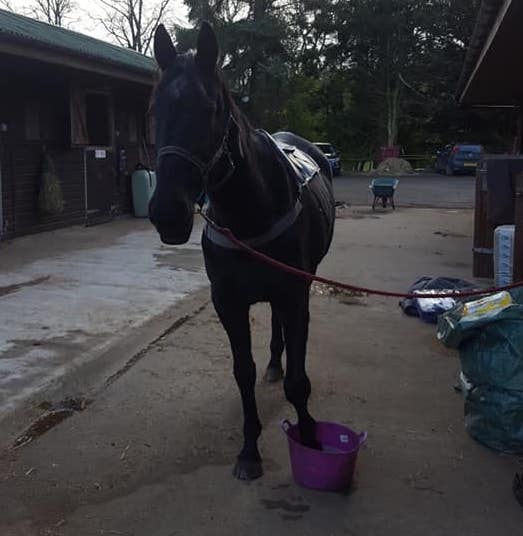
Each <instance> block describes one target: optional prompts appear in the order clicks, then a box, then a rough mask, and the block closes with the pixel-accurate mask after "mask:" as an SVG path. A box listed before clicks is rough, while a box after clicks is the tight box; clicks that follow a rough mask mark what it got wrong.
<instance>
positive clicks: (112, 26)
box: [98, 0, 171, 54]
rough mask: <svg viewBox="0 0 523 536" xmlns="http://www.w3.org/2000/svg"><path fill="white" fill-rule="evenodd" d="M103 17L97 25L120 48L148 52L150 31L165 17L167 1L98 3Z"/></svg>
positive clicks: (142, 0)
mask: <svg viewBox="0 0 523 536" xmlns="http://www.w3.org/2000/svg"><path fill="white" fill-rule="evenodd" d="M98 3H99V4H100V6H101V7H102V8H103V11H104V15H103V16H102V17H100V18H99V21H100V23H101V24H102V26H103V27H104V28H105V30H106V31H107V32H108V33H109V35H110V36H111V37H112V38H113V39H115V40H116V42H117V43H118V44H119V45H121V46H124V47H127V48H130V49H132V50H136V52H140V53H141V54H148V53H150V49H151V43H152V39H153V37H154V31H155V30H156V27H157V26H158V24H159V23H160V21H161V20H162V19H164V17H165V16H166V15H167V12H168V9H169V7H170V4H171V0H157V1H154V0H98Z"/></svg>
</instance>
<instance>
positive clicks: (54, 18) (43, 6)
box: [33, 0, 75, 26]
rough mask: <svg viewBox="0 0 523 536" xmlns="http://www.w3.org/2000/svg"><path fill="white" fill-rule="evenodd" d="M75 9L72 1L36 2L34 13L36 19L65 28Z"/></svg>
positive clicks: (45, 0) (52, 0) (44, 0)
mask: <svg viewBox="0 0 523 536" xmlns="http://www.w3.org/2000/svg"><path fill="white" fill-rule="evenodd" d="M74 9H75V5H74V3H73V2H72V0H35V5H34V7H33V12H34V14H35V16H36V18H38V19H40V20H43V21H44V22H48V23H49V24H54V25H55V26H64V24H65V21H66V19H67V18H68V17H69V16H70V15H71V14H72V12H73V11H74Z"/></svg>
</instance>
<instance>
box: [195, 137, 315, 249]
mask: <svg viewBox="0 0 523 536" xmlns="http://www.w3.org/2000/svg"><path fill="white" fill-rule="evenodd" d="M261 132H262V133H263V134H264V135H265V136H267V138H268V139H269V141H270V142H271V143H272V145H273V146H274V149H275V151H276V153H277V154H278V155H279V157H280V159H281V161H282V162H283V164H284V165H285V166H287V169H288V170H289V172H290V174H291V175H292V176H293V177H294V179H295V180H296V184H297V186H298V199H297V200H296V203H295V205H294V207H293V208H292V209H291V210H289V212H287V213H286V214H284V215H283V216H282V217H281V218H280V219H279V220H278V221H276V222H275V223H273V225H272V226H271V228H270V229H268V230H267V232H265V233H263V234H261V235H260V236H256V237H253V238H250V239H246V240H244V241H243V242H244V244H246V245H248V246H250V247H252V248H257V247H259V246H262V245H264V244H267V243H269V242H271V241H272V240H274V239H275V238H277V237H278V236H280V235H281V234H282V233H284V232H285V231H286V230H287V229H289V228H290V227H291V226H292V225H294V222H295V221H296V219H297V218H298V216H299V215H300V212H301V209H302V204H301V200H300V194H301V191H302V189H303V188H304V187H306V186H307V184H308V183H309V182H310V181H311V180H312V179H313V178H314V177H315V176H316V175H317V174H318V173H319V171H320V166H318V164H317V163H316V161H315V160H314V159H313V158H312V157H310V156H309V155H308V154H307V153H305V152H303V151H302V150H300V149H298V147H295V146H294V145H287V144H286V143H282V142H280V141H278V140H276V139H274V138H273V137H272V136H271V135H270V134H269V133H268V132H265V131H264V130H262V131H261ZM204 233H205V236H206V237H207V239H208V240H210V241H211V242H212V243H213V244H216V245H217V246H220V247H223V248H227V249H238V246H237V245H236V244H234V243H233V242H232V241H231V240H229V238H227V237H226V236H224V235H223V234H221V233H220V232H218V231H217V230H216V229H214V228H213V227H212V226H210V225H209V224H207V225H206V226H205V230H204Z"/></svg>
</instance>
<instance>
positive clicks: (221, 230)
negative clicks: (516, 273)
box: [200, 212, 523, 299]
mask: <svg viewBox="0 0 523 536" xmlns="http://www.w3.org/2000/svg"><path fill="white" fill-rule="evenodd" d="M200 215H201V216H202V217H203V219H204V220H205V221H206V222H207V223H208V224H209V225H210V226H211V227H212V228H213V229H214V230H215V231H217V232H218V233H220V234H221V235H223V236H225V237H227V238H228V239H229V240H230V241H231V242H232V243H233V244H235V245H236V246H238V247H239V248H240V249H242V250H243V251H246V252H247V253H249V254H251V255H252V256H253V257H255V258H256V259H259V260H260V261H262V262H265V263H266V264H268V265H270V266H273V267H274V268H278V269H279V270H282V271H283V272H287V273H289V274H292V275H295V276H297V277H301V278H302V279H305V280H306V281H310V282H312V281H317V282H318V283H324V284H325V285H330V286H332V287H337V288H342V289H344V290H350V291H352V292H357V293H361V294H368V295H374V296H385V297H387V298H407V299H409V298H410V299H414V298H424V297H425V298H468V297H472V296H484V295H487V294H494V293H496V292H502V291H504V290H511V289H515V288H519V287H523V281H518V282H517V283H513V284H512V285H506V286H504V287H493V288H488V289H485V290H472V291H467V292H456V291H449V292H441V293H435V294H432V293H430V294H426V295H424V294H423V293H422V292H421V293H408V292H391V291H388V290H378V289H373V288H367V287H358V286H356V285H349V284H348V283H341V282H340V281H335V280H334V279H328V278H326V277H321V276H320V275H315V274H311V273H309V272H305V271H304V270H300V269H299V268H295V267H294V266H289V265H288V264H285V263H283V262H281V261H278V260H276V259H273V258H272V257H269V256H268V255H265V254H264V253H261V252H260V251H258V250H256V249H253V248H251V247H250V246H248V245H247V244H245V242H242V241H241V240H239V239H238V238H236V237H235V236H234V234H233V232H232V231H231V230H230V229H227V228H226V227H220V226H219V225H217V224H216V223H214V222H213V221H212V220H211V219H210V218H209V217H208V216H207V215H205V214H204V213H203V212H200Z"/></svg>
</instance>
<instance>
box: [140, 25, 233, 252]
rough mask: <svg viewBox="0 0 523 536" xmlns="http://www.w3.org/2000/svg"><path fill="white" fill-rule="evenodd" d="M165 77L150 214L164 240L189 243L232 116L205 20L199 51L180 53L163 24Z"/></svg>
mask: <svg viewBox="0 0 523 536" xmlns="http://www.w3.org/2000/svg"><path fill="white" fill-rule="evenodd" d="M154 54H155V57H156V61H157V63H158V65H159V67H160V69H161V79H160V81H159V82H158V84H157V86H156V88H155V91H154V93H153V100H152V110H153V113H154V118H155V128H156V147H157V156H158V160H157V166H156V177H157V185H156V191H155V193H154V195H153V197H152V199H151V201H150V204H149V217H150V220H151V222H152V223H153V224H154V226H155V227H156V229H157V230H158V233H159V234H160V238H161V240H162V242H164V243H166V244H183V243H185V242H187V240H188V239H189V236H190V234H191V231H192V227H193V221H194V204H195V202H196V201H197V199H198V198H199V197H200V196H201V194H202V193H203V191H204V190H205V189H206V187H207V186H208V184H207V182H208V180H209V176H210V175H211V173H212V171H213V168H215V167H217V164H219V163H220V162H221V161H222V160H223V156H224V154H225V155H228V156H229V159H230V153H229V151H228V147H227V146H228V133H229V129H230V122H231V117H232V108H231V103H230V102H229V98H228V93H227V91H225V90H224V87H225V86H224V84H223V82H222V80H221V77H220V74H219V72H218V67H217V63H218V56H219V50H218V42H217V39H216V35H215V33H214V30H213V29H212V27H211V26H210V25H209V24H208V23H205V22H204V23H203V24H202V27H201V29H200V32H199V35H198V44H197V50H196V52H187V53H184V54H180V53H178V52H177V50H176V47H175V46H174V44H173V42H172V40H171V37H170V36H169V34H168V33H167V31H166V30H165V27H164V26H163V25H160V26H158V28H157V30H156V33H155V36H154Z"/></svg>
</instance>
